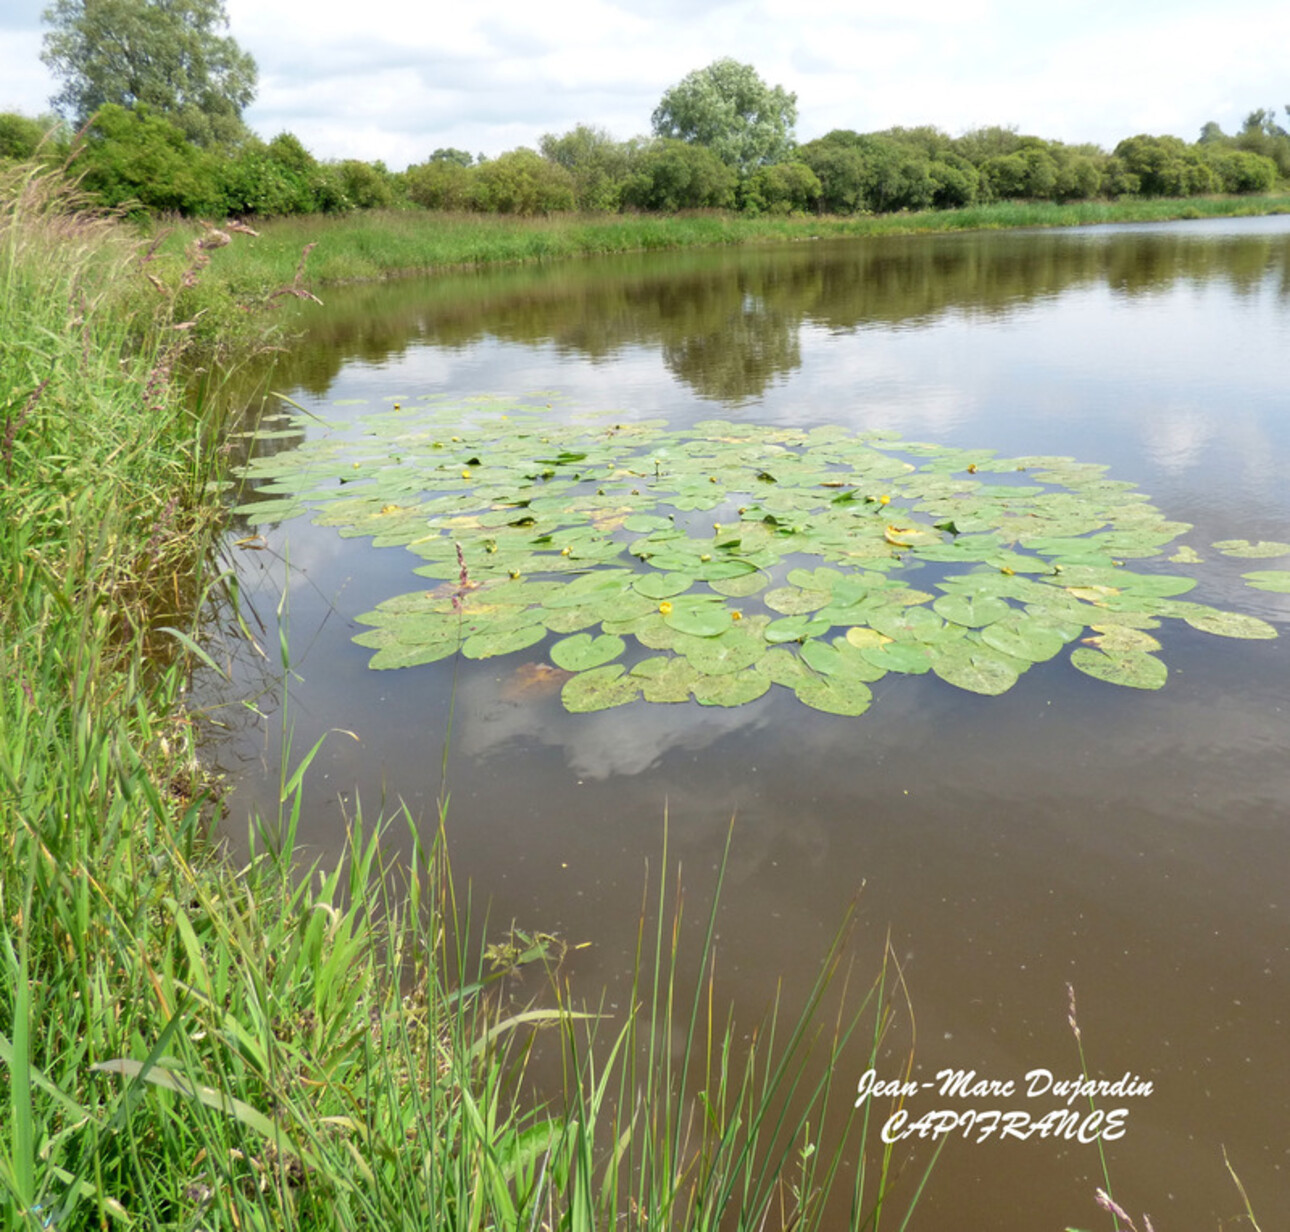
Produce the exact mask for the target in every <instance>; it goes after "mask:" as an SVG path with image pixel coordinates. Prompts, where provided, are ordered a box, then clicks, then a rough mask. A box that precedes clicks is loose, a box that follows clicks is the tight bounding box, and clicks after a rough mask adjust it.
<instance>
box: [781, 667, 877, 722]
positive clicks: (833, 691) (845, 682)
mask: <svg viewBox="0 0 1290 1232" xmlns="http://www.w3.org/2000/svg"><path fill="white" fill-rule="evenodd" d="M794 692H795V693H796V694H797V699H798V701H800V702H802V703H804V704H805V705H807V706H810V707H811V709H812V710H823V711H825V712H826V713H828V714H846V715H857V714H864V712H865V711H866V710H868V709H869V707H870V705H871V704H872V702H873V690H872V689H870V688H869V686H868V685H867V684H865V683H864V682H863V681H862V680H860V679H858V678H857V677H854V676H847V675H836V676H828V677H824V678H822V679H819V680H803V681H801V682H799V683H798V685H797V686H796V688H795V689H794Z"/></svg>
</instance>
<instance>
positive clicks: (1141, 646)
mask: <svg viewBox="0 0 1290 1232" xmlns="http://www.w3.org/2000/svg"><path fill="white" fill-rule="evenodd" d="M1092 628H1093V629H1094V630H1095V635H1094V636H1093V637H1086V638H1084V644H1085V645H1087V646H1096V647H1097V648H1098V649H1099V650H1103V651H1105V652H1106V653H1107V654H1109V655H1114V654H1120V653H1122V652H1124V651H1126V650H1143V651H1148V652H1149V651H1152V650H1160V649H1162V647H1161V645H1160V643H1159V642H1158V641H1156V639H1155V638H1154V637H1152V636H1151V634H1150V633H1145V632H1143V630H1141V629H1132V628H1129V627H1128V626H1127V625H1093V626H1092Z"/></svg>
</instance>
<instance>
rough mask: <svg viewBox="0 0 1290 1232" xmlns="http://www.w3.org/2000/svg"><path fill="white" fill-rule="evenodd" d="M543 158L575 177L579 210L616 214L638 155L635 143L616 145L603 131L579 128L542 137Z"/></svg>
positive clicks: (582, 125)
mask: <svg viewBox="0 0 1290 1232" xmlns="http://www.w3.org/2000/svg"><path fill="white" fill-rule="evenodd" d="M539 148H540V149H541V151H542V157H543V158H546V159H549V160H550V161H551V162H553V163H557V164H559V165H560V166H561V167H563V168H564V169H565V170H566V171H567V172H568V173H569V174H570V175H571V176H573V184H574V192H575V193H576V195H577V204H578V208H579V209H580V210H616V209H617V208H618V207H619V205H620V204H621V202H622V194H623V185H624V184H625V183H626V181H627V177H628V176H629V175H630V174H631V164H632V159H633V157H634V156H635V154H636V153H637V150H636V145H635V143H634V142H629V141H615V140H614V139H613V138H612V137H611V136H610V135H609V134H608V133H607V132H605V130H604V129H603V128H592V127H591V126H589V125H587V124H579V125H578V126H577V127H576V128H572V129H570V130H569V131H568V132H567V133H565V134H564V135H563V136H559V137H557V136H556V135H555V134H554V133H547V134H546V135H545V136H543V138H542V141H541V144H540V147H539Z"/></svg>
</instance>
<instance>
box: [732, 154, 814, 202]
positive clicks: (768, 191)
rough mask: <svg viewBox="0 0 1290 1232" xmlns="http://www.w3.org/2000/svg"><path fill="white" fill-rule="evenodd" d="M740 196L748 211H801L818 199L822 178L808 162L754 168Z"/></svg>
mask: <svg viewBox="0 0 1290 1232" xmlns="http://www.w3.org/2000/svg"><path fill="white" fill-rule="evenodd" d="M741 196H742V202H743V208H744V209H745V210H747V211H748V212H749V213H753V214H763V213H765V214H800V213H802V212H804V211H805V210H807V209H809V208H810V207H811V206H812V205H814V204H815V202H816V201H817V200H819V196H820V181H819V179H818V178H817V177H816V174H815V172H814V171H812V170H811V169H810V167H808V166H807V165H806V164H805V163H798V162H790V163H774V164H773V165H771V166H769V167H761V168H759V169H758V170H757V171H755V172H754V173H753V174H752V176H751V177H750V178H749V180H748V182H747V183H746V184H745V185H744V187H743V192H742V194H741Z"/></svg>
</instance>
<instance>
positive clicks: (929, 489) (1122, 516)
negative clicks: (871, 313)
mask: <svg viewBox="0 0 1290 1232" xmlns="http://www.w3.org/2000/svg"><path fill="white" fill-rule="evenodd" d="M300 430H301V429H300V427H299V426H297V427H296V428H295V429H294V431H297V432H298V431H300ZM356 433H357V435H356ZM246 478H247V479H248V480H249V481H250V486H251V488H252V492H251V494H250V496H251V498H250V499H249V500H246V501H245V502H244V503H243V504H241V505H240V506H239V507H238V508H237V509H236V510H235V512H236V513H238V514H240V515H242V516H244V517H245V518H246V519H247V520H248V522H250V523H251V524H253V525H266V524H270V523H273V522H278V521H281V520H284V519H287V518H290V517H294V516H296V515H298V514H300V513H302V512H304V511H305V510H306V509H308V510H310V511H311V512H312V515H313V518H314V521H315V522H317V523H319V524H320V525H327V526H335V527H337V528H338V529H339V533H340V534H342V535H345V536H369V537H370V538H371V539H372V541H373V543H374V544H375V545H376V546H401V547H403V548H404V549H405V550H407V551H408V552H410V553H412V554H413V555H415V556H416V557H418V558H419V559H421V560H422V561H423V562H424V563H422V564H420V565H418V566H417V567H416V568H415V569H414V572H415V573H417V574H419V575H421V576H423V577H426V578H429V579H431V585H430V586H429V587H428V588H423V589H421V590H417V591H413V592H410V593H408V594H404V595H400V596H397V597H395V598H392V599H388V600H386V601H385V602H383V603H381V604H380V605H378V606H377V607H376V608H375V609H374V610H372V611H370V612H365V613H363V614H362V615H360V616H358V617H357V619H358V620H359V621H360V622H361V623H362V624H365V625H369V626H371V628H370V629H369V630H367V631H365V632H363V633H360V634H359V635H358V637H357V638H356V639H355V640H356V641H358V642H359V643H360V644H362V645H364V646H368V647H370V648H372V649H373V650H374V651H375V652H376V653H375V654H374V655H373V657H372V660H371V666H372V667H374V668H395V667H412V666H416V665H419V664H425V663H432V662H435V661H436V660H440V659H445V658H448V657H449V656H451V655H454V654H456V653H457V652H458V650H460V652H461V653H462V655H464V656H465V657H466V658H468V659H484V658H491V657H494V656H499V655H509V654H516V653H518V652H521V651H525V650H529V649H531V648H534V647H537V646H539V645H540V644H544V643H547V642H548V639H549V638H550V636H551V635H555V636H556V640H554V641H552V642H550V644H549V646H548V648H547V650H548V653H549V655H550V658H551V661H552V662H553V663H554V664H555V666H556V667H557V668H559V669H562V670H564V671H566V672H568V673H570V676H569V679H568V680H567V681H566V682H565V683H564V686H563V689H562V698H563V701H564V705H565V707H566V708H567V709H568V710H570V711H575V712H585V711H595V710H602V709H605V708H608V707H611V706H618V705H623V704H626V703H628V702H631V701H633V700H636V699H637V698H643V699H644V700H646V701H649V702H656V703H667V702H683V701H686V700H688V699H690V698H693V699H694V700H696V701H698V702H699V703H701V704H703V705H715V706H736V705H742V704H744V703H747V702H751V701H754V700H756V699H757V698H759V697H761V696H763V695H764V694H765V693H767V692H768V691H769V690H770V689H771V688H772V686H774V685H779V686H780V687H783V688H787V689H790V690H792V691H793V692H794V693H795V694H796V695H797V697H798V699H799V700H801V701H802V702H803V703H805V704H806V705H808V706H811V707H813V708H815V709H818V710H824V711H829V712H832V713H836V714H844V715H858V714H861V713H863V712H864V711H865V710H866V709H867V708H868V707H869V705H870V703H871V701H872V696H873V695H872V691H871V689H870V685H872V684H873V683H874V682H875V681H877V680H879V679H881V678H882V677H884V676H886V675H888V674H892V675H895V676H899V675H921V674H925V673H928V672H931V673H934V674H935V675H936V676H938V677H939V678H940V679H942V680H944V681H945V682H946V683H948V684H950V685H953V686H955V687H957V688H960V689H964V690H967V691H970V692H974V693H980V694H987V695H995V694H1000V693H1003V692H1005V691H1007V690H1008V689H1009V688H1011V687H1012V686H1013V685H1014V684H1015V683H1016V682H1017V680H1018V678H1019V677H1020V676H1021V675H1022V674H1023V673H1024V672H1026V671H1028V670H1029V669H1030V668H1031V667H1032V666H1034V665H1036V664H1039V663H1044V662H1046V661H1047V660H1050V659H1053V658H1055V657H1056V656H1058V655H1059V654H1061V653H1062V652H1063V650H1064V649H1065V648H1066V647H1068V646H1070V647H1073V648H1072V649H1071V651H1070V654H1069V662H1070V664H1071V665H1072V666H1074V667H1075V668H1077V669H1078V670H1079V671H1081V672H1083V673H1085V674H1086V675H1088V676H1091V677H1094V678H1097V679H1099V680H1103V681H1107V682H1110V683H1113V684H1117V685H1123V686H1127V687H1132V688H1140V689H1158V688H1160V687H1162V686H1163V685H1164V683H1165V681H1166V679H1167V676H1168V669H1167V667H1166V665H1165V662H1164V660H1163V659H1162V658H1161V657H1160V655H1159V653H1158V652H1159V651H1161V650H1162V644H1161V642H1160V641H1159V640H1158V639H1157V638H1156V637H1154V636H1153V635H1152V633H1151V632H1149V631H1150V630H1154V629H1157V628H1159V627H1160V625H1161V622H1162V621H1164V620H1166V619H1172V620H1177V621H1183V622H1186V623H1187V624H1188V625H1190V626H1191V627H1192V628H1194V629H1198V630H1200V631H1203V632H1206V633H1211V634H1215V635H1219V636H1224V637H1235V638H1271V637H1275V636H1276V629H1275V628H1274V627H1273V626H1272V625H1271V624H1269V623H1268V622H1267V621H1264V620H1261V619H1259V618H1257V617H1254V616H1250V615H1246V614H1243V613H1239V612H1232V611H1224V610H1220V609H1217V608H1214V607H1211V606H1208V605H1206V604H1202V603H1197V602H1193V601H1190V600H1186V599H1183V598H1181V597H1180V596H1182V595H1185V594H1186V593H1187V592H1188V591H1190V590H1191V589H1192V588H1193V587H1194V586H1195V585H1196V578H1195V577H1193V576H1186V575H1182V574H1175V573H1162V572H1159V571H1157V570H1155V569H1152V568H1150V567H1146V568H1143V567H1138V566H1137V562H1139V561H1146V560H1149V559H1151V558H1153V557H1158V556H1160V555H1161V554H1162V553H1163V552H1164V551H1165V549H1166V548H1167V546H1168V545H1169V544H1171V543H1172V542H1173V541H1174V540H1175V539H1177V538H1178V537H1179V536H1180V535H1182V534H1184V533H1185V532H1186V531H1188V530H1190V529H1191V527H1190V526H1189V525H1188V524H1186V523H1181V522H1176V521H1171V520H1169V519H1168V518H1167V517H1166V516H1165V515H1164V514H1163V513H1161V512H1160V511H1159V510H1158V509H1156V508H1155V507H1154V506H1153V505H1152V504H1151V503H1150V502H1149V500H1148V499H1147V497H1146V496H1145V495H1143V494H1142V493H1140V492H1138V491H1137V490H1136V489H1135V488H1134V486H1133V485H1132V484H1130V483H1127V482H1125V481H1123V480H1115V479H1111V478H1109V477H1108V476H1107V468H1106V467H1105V466H1102V465H1097V464H1091V463H1084V462H1078V461H1076V460H1074V459H1072V458H1068V457H1051V456H1043V457H1039V456H1027V457H1011V458H1004V457H998V456H996V454H995V453H994V451H993V450H988V449H979V450H969V449H962V448H957V447H951V446H945V445H940V444H929V443H925V442H918V441H908V440H902V439H900V438H899V437H898V436H897V435H896V434H894V433H887V432H865V433H859V434H857V433H852V432H850V431H848V430H846V429H844V428H841V427H837V426H831V425H823V426H817V427H812V428H801V429H799V428H786V427H766V426H759V425H755V424H747V423H735V422H731V421H729V420H721V419H711V420H706V421H703V422H701V423H698V424H695V425H694V426H693V427H692V428H691V429H688V430H683V431H669V430H668V425H667V424H666V422H665V421H663V420H661V419H647V420H620V419H615V418H613V417H612V416H608V415H601V416H578V415H574V416H568V415H566V414H565V413H564V412H563V411H561V412H557V413H554V414H553V412H552V410H551V409H549V405H548V404H547V403H546V401H545V399H543V400H542V401H541V402H540V403H537V404H534V403H533V402H532V401H524V400H519V401H509V402H504V401H500V400H490V399H477V400H473V401H470V402H467V403H459V404H454V403H447V402H443V401H439V400H436V399H433V398H427V399H422V400H418V401H416V402H415V403H412V402H407V401H406V400H404V401H401V402H399V403H396V404H395V405H394V406H393V408H391V409H388V410H382V411H380V412H375V413H372V414H368V415H365V416H362V417H360V418H359V419H358V420H357V422H356V423H355V424H353V425H347V426H346V427H345V429H344V430H339V425H338V426H337V430H335V431H328V432H326V433H323V434H321V435H315V436H313V437H312V438H311V439H308V440H307V441H305V443H304V444H303V445H301V447H300V448H298V449H294V450H290V451H284V452H282V453H277V454H274V455H273V456H271V457H263V458H258V459H255V460H254V461H252V463H251V464H250V465H249V466H248V468H247V470H246ZM1233 542H1235V541H1233ZM1281 546H1284V545H1259V546H1258V548H1257V551H1258V552H1259V554H1263V553H1264V552H1265V551H1267V552H1270V551H1271V550H1274V549H1276V548H1278V547H1281ZM1227 550H1229V551H1232V550H1240V545H1239V544H1238V545H1237V547H1236V548H1233V547H1232V545H1231V544H1229V545H1228V547H1227ZM1247 550H1249V549H1247ZM1287 550H1290V549H1287ZM459 559H461V560H464V561H465V562H466V565H467V566H468V569H469V576H470V579H471V587H470V589H469V591H468V592H467V593H465V594H462V593H460V592H459V590H455V589H454V580H455V579H456V578H457V577H458V575H459V573H460V569H461V566H460V565H459ZM1170 559H1171V561H1174V562H1177V563H1180V564H1190V563H1196V562H1198V561H1199V555H1198V553H1196V552H1195V550H1194V549H1192V548H1188V547H1186V546H1184V547H1183V548H1181V549H1180V550H1178V551H1176V552H1175V553H1174V555H1173V556H1172V557H1171V558H1170ZM1247 576H1249V577H1250V578H1251V581H1252V582H1256V581H1257V575H1247ZM1277 576H1278V575H1275V574H1273V575H1270V580H1269V583H1268V584H1272V583H1274V582H1275V580H1276V577H1277ZM915 583H917V585H915Z"/></svg>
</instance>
